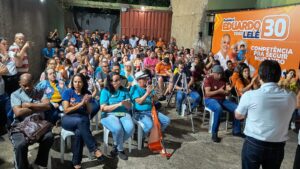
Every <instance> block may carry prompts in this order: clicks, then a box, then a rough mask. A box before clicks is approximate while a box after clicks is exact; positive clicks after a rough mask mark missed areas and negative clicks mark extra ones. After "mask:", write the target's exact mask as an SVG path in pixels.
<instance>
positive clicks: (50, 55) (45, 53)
mask: <svg viewBox="0 0 300 169" xmlns="http://www.w3.org/2000/svg"><path fill="white" fill-rule="evenodd" d="M54 54H55V49H54V48H51V49H50V51H49V50H48V48H44V49H43V50H42V55H43V56H46V57H49V58H53V55H54Z"/></svg>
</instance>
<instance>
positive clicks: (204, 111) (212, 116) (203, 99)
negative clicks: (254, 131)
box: [201, 80, 229, 133]
mask: <svg viewBox="0 0 300 169" xmlns="http://www.w3.org/2000/svg"><path fill="white" fill-rule="evenodd" d="M203 81H204V80H203ZM201 89H202V93H203V98H202V101H203V106H204V110H203V117H202V124H204V122H205V119H206V112H208V113H209V117H210V118H209V122H208V133H211V129H212V125H213V121H214V112H213V111H212V110H210V109H209V108H208V107H206V106H205V90H204V85H203V84H202V87H201ZM223 112H224V113H226V123H225V126H226V132H227V130H228V123H229V112H228V111H225V110H223Z"/></svg>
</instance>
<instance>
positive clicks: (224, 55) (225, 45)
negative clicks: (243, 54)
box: [214, 34, 231, 70]
mask: <svg viewBox="0 0 300 169" xmlns="http://www.w3.org/2000/svg"><path fill="white" fill-rule="evenodd" d="M230 40H231V38H230V35H229V34H224V35H223V36H222V40H221V49H220V50H219V52H218V53H217V54H216V55H215V56H214V59H215V60H219V61H220V64H221V66H222V67H223V69H224V70H226V69H227V65H226V62H227V60H229V56H228V52H229V49H230Z"/></svg>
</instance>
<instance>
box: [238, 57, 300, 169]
mask: <svg viewBox="0 0 300 169" xmlns="http://www.w3.org/2000/svg"><path fill="white" fill-rule="evenodd" d="M258 74H259V78H260V82H261V83H262V85H261V87H260V89H258V90H251V91H248V92H246V93H244V94H243V96H242V98H241V100H240V103H239V105H238V107H237V109H236V110H235V117H236V118H237V119H244V118H245V117H247V118H246V126H245V131H244V133H245V135H246V139H245V142H244V145H243V150H242V168H243V169H259V168H260V166H262V168H263V169H279V168H280V165H281V162H282V160H283V157H284V146H285V142H286V141H287V139H288V128H289V122H290V120H291V117H292V114H293V112H294V110H295V108H296V95H295V94H294V93H293V92H290V91H287V90H285V89H283V88H280V87H279V86H278V85H277V83H278V81H279V79H280V75H281V68H280V65H279V63H278V62H276V61H271V60H265V61H263V62H262V63H261V64H260V66H259V70H258Z"/></svg>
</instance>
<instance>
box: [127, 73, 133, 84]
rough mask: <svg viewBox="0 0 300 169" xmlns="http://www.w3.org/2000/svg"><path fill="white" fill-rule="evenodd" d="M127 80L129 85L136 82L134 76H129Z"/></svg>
mask: <svg viewBox="0 0 300 169" xmlns="http://www.w3.org/2000/svg"><path fill="white" fill-rule="evenodd" d="M127 80H128V82H129V83H132V82H133V81H134V78H133V76H132V75H129V76H127Z"/></svg>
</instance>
